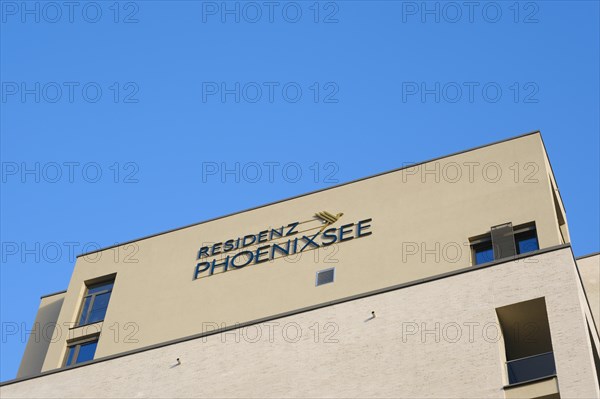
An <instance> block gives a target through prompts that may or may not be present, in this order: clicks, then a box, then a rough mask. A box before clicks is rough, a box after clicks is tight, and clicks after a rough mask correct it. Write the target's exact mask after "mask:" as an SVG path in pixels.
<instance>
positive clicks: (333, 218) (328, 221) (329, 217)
mask: <svg viewBox="0 0 600 399" xmlns="http://www.w3.org/2000/svg"><path fill="white" fill-rule="evenodd" d="M343 215H344V214H343V213H341V212H340V213H338V214H337V215H334V214H332V213H329V212H327V211H321V212H317V213H315V216H316V217H317V218H319V219H321V220H322V221H323V227H321V230H319V232H321V231H323V230H325V228H326V227H328V226H331V225H332V224H334V223H335V222H337V221H338V220H339V219H340V218H341V217H342V216H343Z"/></svg>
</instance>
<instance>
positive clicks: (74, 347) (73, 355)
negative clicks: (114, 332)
mask: <svg viewBox="0 0 600 399" xmlns="http://www.w3.org/2000/svg"><path fill="white" fill-rule="evenodd" d="M96 346H98V336H94V337H92V338H88V339H86V340H82V341H78V342H75V343H73V344H71V345H69V346H68V347H67V357H66V358H65V366H72V365H74V364H77V363H82V362H87V361H88V360H92V359H94V354H95V353H96Z"/></svg>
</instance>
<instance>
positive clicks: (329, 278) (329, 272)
mask: <svg viewBox="0 0 600 399" xmlns="http://www.w3.org/2000/svg"><path fill="white" fill-rule="evenodd" d="M334 275H335V268H331V269H325V270H321V271H318V272H317V287H318V286H319V285H323V284H328V283H333V278H334Z"/></svg>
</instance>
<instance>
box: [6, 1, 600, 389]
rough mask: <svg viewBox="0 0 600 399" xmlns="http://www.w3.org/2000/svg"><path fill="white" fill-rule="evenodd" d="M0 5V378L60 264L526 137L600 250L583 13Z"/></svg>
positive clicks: (62, 283)
mask: <svg viewBox="0 0 600 399" xmlns="http://www.w3.org/2000/svg"><path fill="white" fill-rule="evenodd" d="M0 4H1V5H2V23H1V58H2V64H1V75H2V76H1V80H2V102H1V106H2V111H1V115H0V116H1V122H0V127H1V152H0V154H1V157H2V168H3V169H2V184H1V190H2V192H1V200H2V203H1V212H2V214H1V226H0V227H1V235H2V237H1V242H2V245H3V248H2V250H3V253H2V264H1V268H0V276H1V321H2V325H3V327H2V328H3V336H2V342H1V374H0V380H7V379H10V378H13V377H14V376H15V375H16V371H17V368H18V366H19V362H20V358H21V356H22V354H23V351H24V348H25V339H26V338H27V336H24V337H23V339H21V338H20V337H18V336H14V335H13V336H8V337H6V336H5V335H6V334H5V332H6V331H5V329H6V326H9V325H14V323H17V324H18V325H19V326H21V325H22V326H24V327H25V328H26V329H28V328H31V325H32V323H33V321H34V317H35V313H36V311H37V308H38V305H39V297H40V296H41V295H43V294H46V293H51V292H55V291H60V290H63V289H65V288H66V287H67V285H68V283H69V278H70V275H71V272H72V270H73V266H74V259H72V257H71V256H70V255H71V254H70V251H71V250H73V251H74V252H76V253H79V252H81V250H82V248H87V249H93V248H95V247H97V246H107V245H111V244H114V243H116V242H123V241H126V240H130V239H134V238H137V237H140V236H144V235H148V234H152V233H156V232H160V231H163V230H167V229H171V228H175V227H179V226H182V225H186V224H190V223H194V222H197V221H202V220H205V219H208V218H212V217H216V216H219V215H223V214H227V213H230V212H235V211H239V210H242V209H246V208H249V207H253V206H256V205H260V204H263V203H267V202H271V201H275V200H279V199H283V198H287V197H290V196H294V195H297V194H302V193H305V192H308V191H312V190H315V189H319V188H323V187H328V186H331V185H332V184H333V182H335V181H338V182H345V181H349V180H352V179H356V178H360V177H364V176H368V175H371V174H375V173H378V172H382V171H386V170H389V169H393V168H397V167H400V166H403V165H404V164H405V163H408V162H414V161H420V160H426V159H430V158H433V157H437V156H441V155H445V154H449V153H451V152H455V151H460V150H463V149H467V148H470V147H474V146H478V145H482V144H486V143H490V142H493V141H496V140H501V139H505V138H507V137H511V136H514V135H518V134H521V133H526V132H529V131H532V130H537V129H540V130H541V131H542V135H543V138H544V140H545V143H546V146H547V149H548V152H549V155H550V159H551V161H552V165H553V168H554V172H555V174H556V178H557V180H558V184H559V186H560V189H561V193H562V198H563V200H564V202H565V205H566V208H567V217H568V221H569V225H570V230H571V236H572V242H573V248H574V251H575V254H576V255H583V254H587V253H591V252H595V251H598V249H599V218H600V216H599V180H600V177H599V146H600V145H599V116H598V110H599V109H600V104H599V81H598V78H599V65H598V64H599V49H600V44H599V34H598V32H599V9H598V2H594V1H587V2H573V1H572V2H559V1H540V2H521V3H519V4H518V5H517V6H515V5H514V2H513V1H510V2H480V3H479V5H478V6H476V7H475V8H474V9H471V10H470V9H468V8H467V7H466V6H463V5H462V4H463V2H457V3H436V2H429V3H427V8H428V10H430V11H431V10H433V11H432V13H427V10H424V9H423V3H422V2H421V1H419V2H400V1H398V2H394V1H379V2H377V1H369V2H363V1H338V2H320V3H318V4H317V6H316V7H315V4H314V2H313V1H309V2H284V1H281V2H278V4H276V5H274V6H273V8H272V9H269V6H265V5H264V2H262V1H259V2H256V3H252V2H250V3H236V2H229V3H227V7H228V10H230V11H231V10H233V11H232V13H227V12H225V13H224V11H227V10H223V9H222V2H221V1H219V2H199V1H174V2H168V3H167V2H162V1H136V2H121V3H119V4H118V7H115V5H114V1H109V2H102V1H99V2H96V3H93V2H92V3H89V2H80V3H78V5H76V6H75V7H74V8H73V9H69V6H68V5H65V4H64V3H63V2H56V3H53V4H50V3H45V2H34V1H29V2H26V3H25V4H26V7H27V9H24V6H23V3H22V2H21V1H18V2H10V1H2V2H0ZM49 4H50V5H49ZM448 4H450V5H448ZM56 5H58V7H57V6H56ZM457 6H458V8H457ZM236 7H238V10H239V13H238V14H237V15H236ZM436 7H437V10H438V11H437V14H436V11H435V10H436ZM317 10H318V12H317ZM299 13H300V14H299ZM236 18H237V19H238V21H236ZM222 83H224V84H225V87H224V89H225V90H229V91H226V92H225V95H224V97H223V96H222V94H223V87H222ZM236 83H237V84H239V91H238V94H239V99H237V100H238V102H236V93H235V90H236ZM315 83H316V84H315ZM36 84H37V86H36ZM423 84H424V85H425V87H424V88H425V89H426V90H429V92H428V93H429V94H426V95H425V96H424V98H422V96H421V94H422V93H421V90H422V88H423V87H422V85H423ZM436 84H439V86H437V87H439V89H438V90H437V93H436ZM457 88H458V89H460V90H461V92H458V91H457ZM469 88H472V90H473V91H472V92H471V93H470V92H469ZM415 89H416V90H419V93H416V94H415V93H414V90H415ZM98 90H100V91H101V94H100V95H99V94H98V93H99V92H98ZM259 90H260V91H259ZM299 90H300V91H301V95H298V93H299ZM498 90H500V95H498V93H497V91H498ZM436 94H437V95H438V98H436ZM470 94H471V95H472V96H470ZM36 97H37V98H36ZM214 163H216V164H214ZM236 163H239V165H240V174H241V175H242V176H241V177H240V182H239V183H238V182H236V181H235V180H236V177H235V175H234V174H230V175H227V176H226V179H225V182H222V181H221V179H220V178H218V177H216V176H215V175H211V174H207V173H206V172H207V171H208V172H210V171H211V169H207V167H208V168H211V167H213V166H215V165H217V166H218V167H219V168H221V166H222V164H224V165H225V166H226V167H228V168H230V169H233V168H235V165H236ZM255 163H256V164H259V165H261V168H262V175H261V176H260V177H259V178H258V179H255V176H256V168H255V166H256V164H255ZM265 163H266V165H265ZM269 163H272V164H269ZM203 165H204V166H203ZM268 165H272V168H273V171H274V173H273V176H272V179H271V178H270V176H269V173H268V172H269V166H268ZM284 166H285V167H286V174H283V173H282V169H283V167H284ZM36 168H37V172H36ZM203 168H204V175H203ZM25 169H27V170H32V171H33V172H31V173H25V174H24V173H23V172H24V170H25ZM298 170H300V171H301V172H302V176H300V177H296V174H297V171H298ZM316 170H319V172H320V173H319V174H318V176H317V175H315V171H316ZM117 172H118V173H117ZM97 173H101V175H100V176H99V177H97ZM36 180H37V181H36ZM252 180H258V181H256V182H252ZM271 180H272V181H271ZM315 180H316V181H315ZM11 323H12V324H11ZM23 323H24V324H23Z"/></svg>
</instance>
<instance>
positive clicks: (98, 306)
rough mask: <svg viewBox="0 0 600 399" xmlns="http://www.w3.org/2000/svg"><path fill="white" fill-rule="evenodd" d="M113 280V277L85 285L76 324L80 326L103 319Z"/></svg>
mask: <svg viewBox="0 0 600 399" xmlns="http://www.w3.org/2000/svg"><path fill="white" fill-rule="evenodd" d="M114 282H115V281H114V279H113V280H110V281H104V282H102V283H98V284H93V285H88V286H87V290H86V293H85V296H84V297H83V303H82V305H81V314H80V316H79V323H78V324H77V325H79V326H82V325H85V324H91V323H96V322H98V321H102V320H104V316H105V315H106V309H108V301H109V300H110V294H111V293H112V289H113V285H114Z"/></svg>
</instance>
